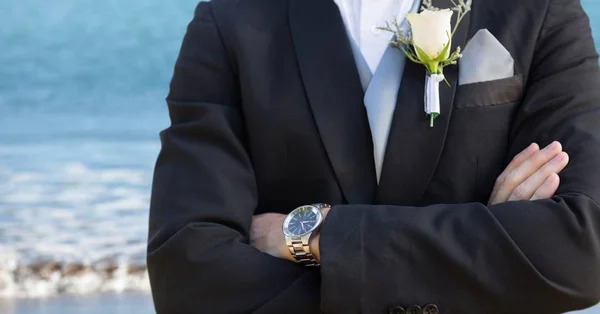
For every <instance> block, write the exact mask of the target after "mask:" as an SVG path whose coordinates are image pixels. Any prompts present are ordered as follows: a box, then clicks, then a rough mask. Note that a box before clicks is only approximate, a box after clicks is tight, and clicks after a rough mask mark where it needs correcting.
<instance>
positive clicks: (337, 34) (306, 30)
mask: <svg viewBox="0 0 600 314" xmlns="http://www.w3.org/2000/svg"><path fill="white" fill-rule="evenodd" d="M289 1H290V13H289V14H290V28H291V33H292V38H293V43H294V47H295V51H296V56H297V59H298V66H299V68H300V73H301V75H302V79H303V82H304V86H305V89H306V94H307V96H308V100H309V103H310V105H311V108H312V111H313V115H314V118H315V122H316V124H317V127H318V130H319V133H320V135H321V139H322V141H323V145H324V146H325V150H326V151H327V154H328V156H329V159H330V161H331V164H332V166H333V170H334V171H335V173H336V175H337V178H338V181H339V184H340V187H341V189H342V191H343V193H344V196H345V198H346V200H347V201H348V202H349V203H371V202H372V201H373V197H374V193H375V189H376V186H377V184H376V179H375V166H374V161H373V143H372V141H371V134H370V130H369V124H368V120H367V115H366V110H365V107H364V104H363V94H364V93H363V89H362V86H361V82H360V78H359V75H358V71H357V68H356V63H355V61H354V58H353V55H352V50H351V47H350V42H349V40H348V36H347V34H346V30H345V27H344V23H343V21H342V18H341V15H340V13H339V10H338V8H337V6H336V4H335V3H334V2H333V1H332V0H289Z"/></svg>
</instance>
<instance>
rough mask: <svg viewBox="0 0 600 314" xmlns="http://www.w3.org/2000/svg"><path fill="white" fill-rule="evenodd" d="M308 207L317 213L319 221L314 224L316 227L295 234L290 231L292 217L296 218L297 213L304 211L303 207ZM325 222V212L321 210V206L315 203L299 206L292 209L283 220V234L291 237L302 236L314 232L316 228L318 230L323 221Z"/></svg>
mask: <svg viewBox="0 0 600 314" xmlns="http://www.w3.org/2000/svg"><path fill="white" fill-rule="evenodd" d="M306 208H310V210H311V211H312V212H314V213H315V215H316V216H317V223H316V224H315V225H314V227H312V228H311V229H309V230H307V231H306V232H304V233H301V234H293V233H291V232H290V231H289V225H290V221H291V220H292V218H294V216H295V215H297V214H298V213H299V212H300V211H302V210H303V209H306ZM322 222H323V214H322V213H321V210H320V208H319V207H317V206H315V205H304V206H300V207H297V208H296V209H294V210H292V211H291V212H290V213H289V214H288V215H287V216H286V217H285V220H284V221H283V234H284V235H285V236H286V237H289V238H301V237H303V236H305V235H307V234H310V233H312V232H314V231H315V230H317V228H319V227H320V226H321V223H322Z"/></svg>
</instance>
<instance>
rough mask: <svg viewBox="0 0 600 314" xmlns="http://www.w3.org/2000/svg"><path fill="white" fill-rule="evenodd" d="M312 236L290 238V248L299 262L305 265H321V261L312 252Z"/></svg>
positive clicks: (288, 243) (288, 242)
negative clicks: (310, 242)
mask: <svg viewBox="0 0 600 314" xmlns="http://www.w3.org/2000/svg"><path fill="white" fill-rule="evenodd" d="M309 238H310V237H302V238H289V239H288V241H286V242H287V245H288V249H289V250H290V253H291V254H292V256H293V257H294V258H295V259H296V261H298V263H300V264H302V265H304V266H319V265H320V264H319V262H318V261H317V259H316V258H315V256H314V255H313V254H312V253H311V252H310V246H309Z"/></svg>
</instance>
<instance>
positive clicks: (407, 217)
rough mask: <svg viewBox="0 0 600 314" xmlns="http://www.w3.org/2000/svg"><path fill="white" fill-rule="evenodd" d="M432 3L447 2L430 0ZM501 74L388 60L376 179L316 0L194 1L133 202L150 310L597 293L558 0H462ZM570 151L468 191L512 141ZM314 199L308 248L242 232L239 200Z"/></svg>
mask: <svg viewBox="0 0 600 314" xmlns="http://www.w3.org/2000/svg"><path fill="white" fill-rule="evenodd" d="M433 4H434V5H436V6H438V7H449V6H451V3H450V0H434V1H433ZM482 28H487V29H488V30H489V31H490V32H491V33H492V34H494V36H496V38H498V39H499V41H500V42H501V43H502V44H503V45H504V46H505V47H506V48H507V49H508V50H509V51H510V53H511V54H512V56H513V57H514V59H515V73H517V74H518V75H516V76H515V77H512V78H508V79H504V80H499V81H490V82H483V83H475V84H470V85H464V86H458V83H457V73H458V68H457V67H456V66H451V67H447V68H446V69H445V75H446V78H447V79H448V81H449V82H450V85H451V86H450V87H447V86H446V85H443V84H442V85H441V102H442V104H441V108H442V113H441V115H440V117H439V118H438V119H437V120H436V122H435V127H434V128H430V127H428V119H427V118H426V117H425V115H424V113H423V91H424V77H425V72H424V68H423V67H422V66H421V65H416V64H413V63H410V62H409V63H407V65H406V69H405V72H404V77H403V80H402V86H401V87H400V92H399V97H398V103H397V106H396V110H395V113H394V117H393V122H392V127H391V131H390V132H391V133H390V136H389V143H388V146H387V153H386V156H385V161H384V165H383V171H382V177H381V182H380V184H379V186H378V185H377V183H376V179H375V171H374V162H373V146H372V141H371V135H370V131H369V125H368V121H367V118H366V112H365V107H364V104H363V102H362V99H363V91H362V88H361V85H360V82H359V77H358V74H357V70H356V66H355V62H354V60H353V57H352V53H351V49H350V46H349V42H348V37H347V35H346V32H345V29H344V25H343V22H342V19H341V17H340V14H339V11H338V9H337V7H336V5H335V4H334V2H333V1H332V0H214V1H213V2H210V3H204V2H203V3H200V5H199V6H198V8H197V10H196V14H195V17H194V19H193V21H192V22H191V24H190V25H189V28H188V31H187V35H186V36H185V39H184V41H183V46H182V48H181V53H180V56H179V59H178V61H177V64H176V66H175V73H174V76H173V80H172V83H171V90H170V94H169V96H168V99H167V100H168V104H169V110H170V117H171V121H172V125H171V126H170V127H169V128H168V129H167V130H165V131H164V132H162V134H161V139H162V151H161V153H160V156H159V158H158V162H157V165H156V171H155V177H154V185H153V190H152V201H151V212H150V237H149V245H148V266H149V272H150V279H151V284H152V291H153V295H154V301H155V305H156V309H157V311H158V313H160V314H164V313H211V314H218V313H227V314H234V313H261V314H270V313H275V314H277V313H290V314H295V313H298V314H300V313H320V312H321V311H322V312H325V313H330V314H332V313H343V314H350V313H387V311H388V309H389V308H390V307H393V306H403V307H407V306H410V305H413V304H415V305H419V306H424V305H425V304H430V303H433V304H436V305H437V306H438V308H439V311H440V313H443V314H464V313H477V314H481V313H511V314H519V313H524V314H532V313H561V312H565V311H569V310H574V309H580V308H584V307H587V306H590V305H592V304H594V303H596V302H597V301H598V300H599V298H600V206H599V202H600V182H599V181H600V76H599V70H598V59H597V54H596V52H595V49H594V44H593V40H592V36H591V31H590V27H589V21H588V18H587V16H586V15H585V13H584V12H583V10H582V8H581V6H580V3H579V1H578V0H528V1H523V0H475V1H474V2H473V11H472V12H471V13H470V14H469V15H467V17H466V19H465V20H464V21H463V22H462V24H461V26H460V28H459V30H458V32H457V34H456V36H455V38H454V40H453V43H454V46H456V45H460V46H462V47H464V45H465V43H466V41H467V40H468V39H469V38H471V37H472V36H473V35H474V34H475V32H477V31H478V30H479V29H482ZM553 140H558V141H560V142H561V143H562V144H563V147H564V150H565V151H566V152H568V153H569V156H570V163H569V165H568V167H567V168H566V169H565V170H564V171H563V172H562V173H561V175H560V176H561V185H560V188H559V190H558V192H557V193H556V196H555V197H553V198H552V199H546V200H539V201H524V202H509V203H504V204H498V205H493V206H486V202H487V199H488V197H489V194H490V192H491V190H492V187H493V185H494V182H495V179H496V178H497V176H498V175H499V174H500V173H501V171H502V170H503V169H504V168H505V166H506V165H507V163H508V161H510V159H511V158H512V157H513V156H514V155H515V154H517V153H518V152H519V151H521V150H522V149H524V148H525V147H526V146H527V145H529V144H530V143H532V142H537V143H539V144H540V145H541V146H544V145H546V144H548V143H550V142H551V141H553ZM315 202H326V203H330V204H334V205H335V206H334V208H333V209H332V210H331V212H330V214H329V215H328V217H327V219H326V220H325V223H324V225H323V228H322V235H321V241H320V247H321V252H322V266H321V267H320V268H304V267H302V266H299V265H296V264H294V263H291V262H289V261H285V260H281V259H277V258H274V257H271V256H269V255H267V254H264V253H261V252H260V251H258V250H257V249H255V248H253V247H252V246H250V245H249V244H248V232H249V229H250V224H251V221H252V215H254V214H259V213H265V212H278V213H288V212H289V211H291V210H292V209H293V208H295V207H296V206H299V205H303V204H310V203H315Z"/></svg>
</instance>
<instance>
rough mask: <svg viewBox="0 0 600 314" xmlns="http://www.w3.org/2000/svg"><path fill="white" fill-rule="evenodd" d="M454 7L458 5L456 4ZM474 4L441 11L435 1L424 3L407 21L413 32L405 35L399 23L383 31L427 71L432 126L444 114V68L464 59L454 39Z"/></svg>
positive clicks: (464, 0)
mask: <svg viewBox="0 0 600 314" xmlns="http://www.w3.org/2000/svg"><path fill="white" fill-rule="evenodd" d="M453 3H454V2H453ZM471 3H472V0H458V2H457V3H454V4H455V6H454V7H453V8H450V9H444V10H441V9H439V8H436V7H434V6H433V5H432V4H431V0H423V7H422V8H421V12H420V13H408V14H406V19H407V20H408V23H409V25H410V32H409V33H408V35H407V36H405V35H404V33H403V31H402V30H401V28H400V25H399V23H398V21H397V20H395V19H394V20H393V21H392V23H391V25H390V23H386V26H385V27H381V28H380V29H382V30H385V31H389V32H392V33H394V34H395V38H394V40H392V42H391V45H392V46H394V47H396V48H398V49H400V50H402V51H403V52H404V53H405V54H406V57H407V58H408V59H409V60H411V61H412V62H415V63H419V64H422V65H424V66H425V68H426V69H427V76H426V78H425V113H426V114H427V115H429V119H430V122H429V125H430V126H431V127H433V120H435V118H437V116H439V114H440V94H439V84H440V82H442V81H445V78H444V67H445V66H448V65H452V64H456V63H457V61H458V59H460V58H461V57H462V55H461V54H460V47H457V48H456V50H455V51H454V52H450V47H451V46H452V36H454V33H455V32H456V29H457V28H458V25H459V24H460V21H461V20H462V19H463V17H464V16H465V15H466V14H467V13H468V12H469V11H471ZM454 12H457V14H458V18H457V20H456V23H455V25H454V27H453V26H452V15H453V14H454Z"/></svg>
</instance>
